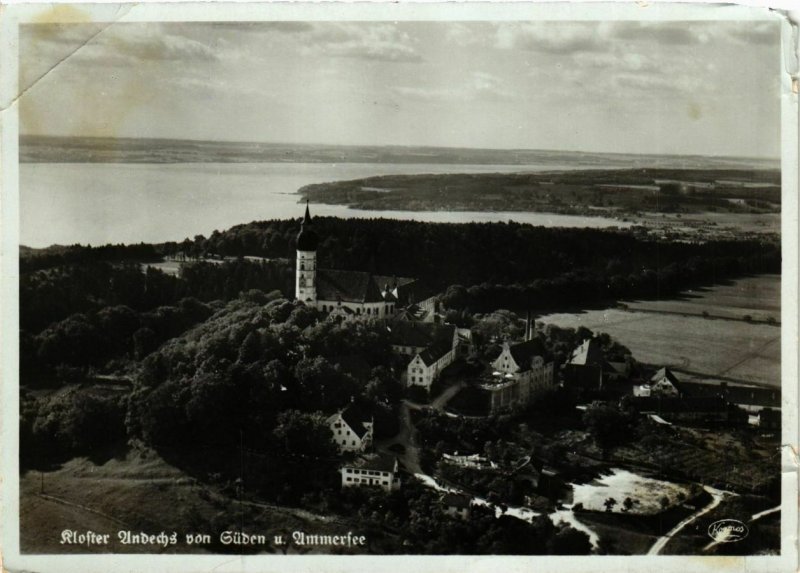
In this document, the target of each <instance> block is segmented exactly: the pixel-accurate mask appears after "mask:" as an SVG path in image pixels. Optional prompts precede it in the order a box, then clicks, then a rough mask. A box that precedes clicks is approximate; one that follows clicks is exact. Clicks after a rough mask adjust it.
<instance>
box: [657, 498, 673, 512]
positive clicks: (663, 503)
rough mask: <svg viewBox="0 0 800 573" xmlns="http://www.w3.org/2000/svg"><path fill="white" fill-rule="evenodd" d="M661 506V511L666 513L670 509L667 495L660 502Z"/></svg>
mask: <svg viewBox="0 0 800 573" xmlns="http://www.w3.org/2000/svg"><path fill="white" fill-rule="evenodd" d="M658 503H659V505H660V506H661V511H664V510H665V509H667V508H668V507H669V504H670V501H669V498H668V497H667V496H666V495H665V496H663V497H662V498H661V499H659V500H658Z"/></svg>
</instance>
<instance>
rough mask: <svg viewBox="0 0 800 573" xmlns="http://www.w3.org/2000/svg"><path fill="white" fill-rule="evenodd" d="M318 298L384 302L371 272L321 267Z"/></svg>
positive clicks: (318, 274)
mask: <svg viewBox="0 0 800 573" xmlns="http://www.w3.org/2000/svg"><path fill="white" fill-rule="evenodd" d="M317 299H318V300H329V301H339V300H340V301H342V302H382V301H383V296H382V295H381V291H380V290H379V289H378V286H377V284H376V283H375V281H374V280H373V277H372V275H371V274H370V273H365V272H362V271H340V270H334V269H319V270H318V271H317Z"/></svg>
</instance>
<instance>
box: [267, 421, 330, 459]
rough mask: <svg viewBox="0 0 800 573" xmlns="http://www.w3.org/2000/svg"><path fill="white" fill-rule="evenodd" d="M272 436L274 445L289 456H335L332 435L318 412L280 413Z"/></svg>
mask: <svg viewBox="0 0 800 573" xmlns="http://www.w3.org/2000/svg"><path fill="white" fill-rule="evenodd" d="M272 434H273V437H274V438H275V441H276V445H277V446H278V447H279V448H281V449H282V450H283V451H285V452H286V453H288V454H290V455H296V456H302V457H312V458H325V457H332V456H334V455H336V446H335V445H334V443H333V433H332V432H331V430H330V428H329V427H328V424H327V423H326V422H325V417H324V416H323V415H322V414H321V413H320V412H315V413H313V414H309V413H307V412H300V411H299V410H286V411H284V412H281V413H280V414H279V415H278V421H277V425H276V426H275V429H274V430H273V432H272Z"/></svg>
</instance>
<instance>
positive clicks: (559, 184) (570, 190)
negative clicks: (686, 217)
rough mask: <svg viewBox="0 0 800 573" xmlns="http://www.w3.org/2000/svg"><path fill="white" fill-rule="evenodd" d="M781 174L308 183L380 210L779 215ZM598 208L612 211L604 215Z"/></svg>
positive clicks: (618, 173) (661, 172)
mask: <svg viewBox="0 0 800 573" xmlns="http://www.w3.org/2000/svg"><path fill="white" fill-rule="evenodd" d="M780 182H781V181H780V172H779V171H777V170H774V171H768V170H755V169H754V170H735V169H620V170H608V169H602V170H589V169H587V170H575V171H558V172H555V171H551V172H534V173H479V174H455V173H448V174H435V175H383V176H376V177H367V178H364V179H354V180H350V181H333V182H329V183H317V184H312V185H307V186H305V187H303V188H301V189H300V191H299V193H301V194H302V195H303V196H304V197H306V198H308V199H310V200H311V201H312V202H314V203H331V204H344V205H349V206H351V207H355V208H358V209H375V210H393V209H394V210H412V211H417V210H418V211H434V210H456V211H471V210H475V211H545V212H553V213H573V214H584V215H598V214H608V213H614V212H615V211H617V212H623V213H635V212H638V211H651V212H669V213H673V212H677V213H703V212H707V211H722V212H732V213H763V212H768V213H779V212H780V204H781V188H780ZM596 208H603V209H611V210H610V211H607V210H606V211H597V210H593V209H596Z"/></svg>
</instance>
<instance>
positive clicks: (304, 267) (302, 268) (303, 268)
mask: <svg viewBox="0 0 800 573" xmlns="http://www.w3.org/2000/svg"><path fill="white" fill-rule="evenodd" d="M300 270H301V271H304V270H306V264H305V263H302V262H301V263H300Z"/></svg>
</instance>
